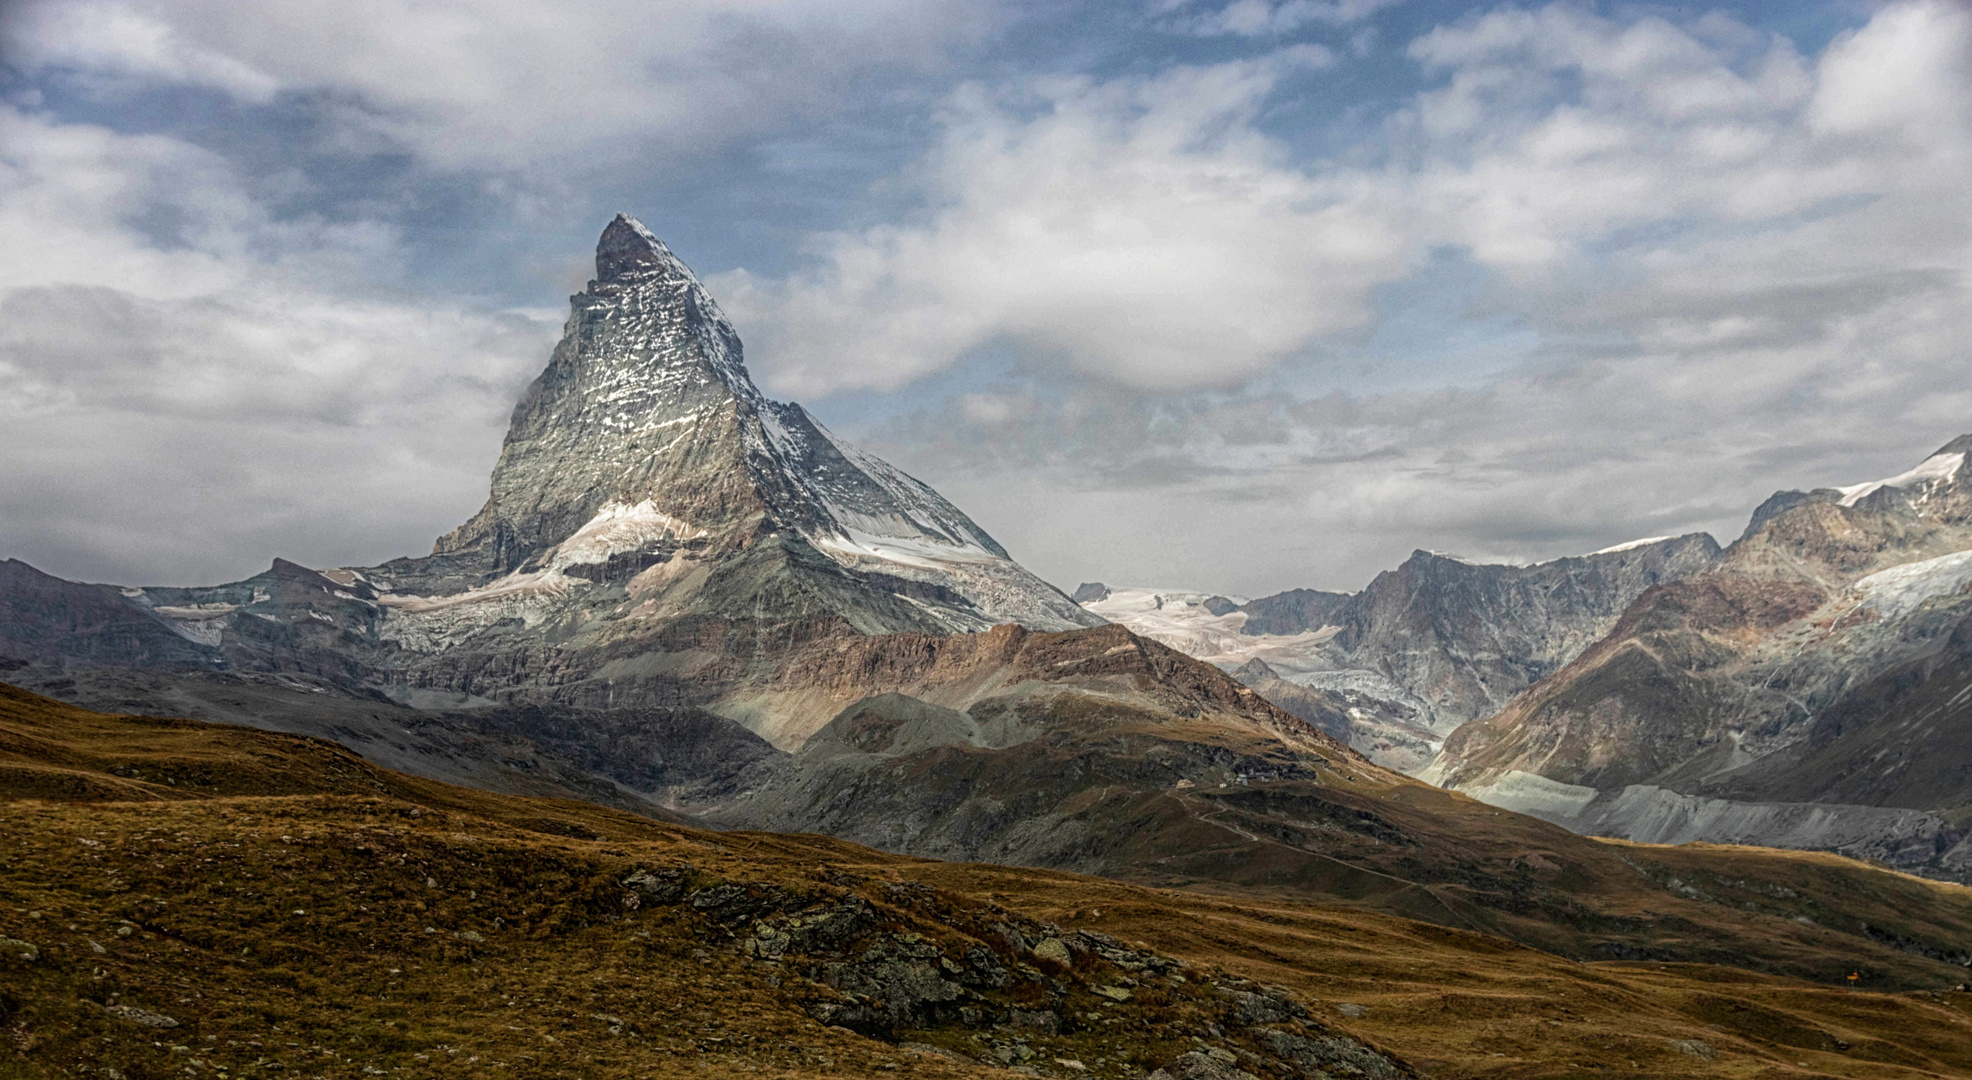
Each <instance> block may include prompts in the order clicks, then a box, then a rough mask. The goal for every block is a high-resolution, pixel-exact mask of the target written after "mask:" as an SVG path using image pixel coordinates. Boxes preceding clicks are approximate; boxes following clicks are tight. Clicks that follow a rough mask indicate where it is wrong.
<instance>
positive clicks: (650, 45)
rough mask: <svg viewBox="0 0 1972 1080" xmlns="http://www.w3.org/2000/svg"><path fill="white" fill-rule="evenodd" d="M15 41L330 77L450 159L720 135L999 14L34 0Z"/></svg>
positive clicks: (313, 90) (831, 98)
mask: <svg viewBox="0 0 1972 1080" xmlns="http://www.w3.org/2000/svg"><path fill="white" fill-rule="evenodd" d="M17 7H18V10H17V11H15V12H14V13H13V14H12V16H11V17H10V18H9V19H8V20H7V21H6V23H5V29H6V32H7V34H6V41H5V42H4V44H5V46H6V47H7V48H8V49H9V51H10V52H11V53H12V54H13V55H14V56H15V57H17V60H16V62H17V63H25V64H26V65H27V66H29V67H31V68H33V69H36V70H65V71H70V72H73V73H75V74H76V75H78V76H80V77H81V78H83V79H84V80H102V79H105V78H109V79H115V80H120V81H121V82H122V83H130V82H133V81H137V82H141V81H144V80H151V81H162V82H178V83H186V84H194V85H203V86H211V87H216V88H219V89H222V90H226V91H228V92H231V93H233V94H235V95H237V96H239V97H241V98H243V99H246V100H249V101H254V102H264V101H266V100H268V99H269V98H271V97H272V96H273V95H274V94H276V93H277V92H280V91H288V92H292V93H295V94H302V95H306V94H322V95H327V97H328V102H327V104H326V105H325V106H324V115H325V116H327V117H329V118H330V119H332V120H333V121H334V122H335V124H336V126H337V128H338V129H339V130H340V131H341V132H342V135H343V137H345V138H348V139H354V140H358V141H360V140H361V139H362V138H364V137H370V138H376V137H381V138H384V139H387V140H389V141H390V142H391V143H393V144H395V145H399V146H403V147H406V148H408V149H410V150H411V151H412V152H414V153H416V154H418V155H419V156H420V157H421V158H422V159H423V160H425V161H426V162H428V163H431V164H436V165H438V166H440V167H447V168H450V167H470V168H495V169H515V168H527V167H531V166H542V165H546V164H549V163H548V162H543V161H542V159H543V158H549V159H556V160H555V161H554V162H553V163H552V164H555V165H558V166H560V167H563V168H566V167H567V166H568V165H569V164H571V163H570V162H569V161H568V160H567V159H568V157H569V156H570V155H572V154H575V153H577V152H586V153H587V154H589V155H594V156H599V157H600V158H602V159H607V160H614V159H617V158H620V157H623V156H626V155H625V153H624V148H620V147H611V146H609V145H607V144H608V143H609V142H610V141H611V140H631V141H633V142H648V141H653V140H654V141H656V142H658V143H659V144H660V145H666V146H674V147H675V146H681V145H683V146H700V145H706V144H719V143H722V142H725V141H727V140H729V139H730V138H731V137H733V136H734V135H738V134H745V133H751V132H759V131H765V130H774V129H776V128H778V127H779V126H781V125H783V124H785V123H786V122H787V121H788V120H789V119H790V118H793V117H799V116H814V115H820V114H822V113H824V112H826V111H828V110H829V109H832V108H833V107H834V105H835V103H837V102H838V101H839V100H840V99H841V98H842V96H843V95H844V94H846V93H848V92H849V91H850V90H851V89H852V88H853V84H854V83H855V81H856V80H857V79H858V78H860V77H863V76H866V75H869V74H871V73H874V72H879V71H883V70H886V69H914V70H923V69H929V68H934V67H937V66H938V65H940V64H942V63H943V60H944V56H945V54H946V52H947V50H949V49H950V48H951V47H952V46H954V45H956V44H959V43H962V42H965V41H970V40H975V39H977V38H978V37H979V36H981V35H982V34H984V33H986V32H988V31H989V30H990V29H991V28H993V27H994V26H996V25H997V24H998V22H999V21H1000V16H999V13H998V11H997V9H996V6H995V5H993V4H980V3H970V2H960V0H940V2H934V3H928V4H927V3H918V2H915V0H832V2H822V3H816V2H811V0H589V2H583V3H561V4H543V3H538V2H534V0H351V2H344V3H320V2H318V0H258V2H256V3H251V4H241V3H237V2H235V0H171V2H169V3H163V2H157V0H150V2H147V0H23V3H21V4H19V5H17Z"/></svg>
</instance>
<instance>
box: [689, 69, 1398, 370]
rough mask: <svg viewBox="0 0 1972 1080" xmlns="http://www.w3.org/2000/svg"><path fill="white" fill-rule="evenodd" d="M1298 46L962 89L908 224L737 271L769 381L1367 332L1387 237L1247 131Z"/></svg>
mask: <svg viewBox="0 0 1972 1080" xmlns="http://www.w3.org/2000/svg"><path fill="white" fill-rule="evenodd" d="M1327 60H1328V57H1327V54H1326V53H1322V52H1316V51H1311V50H1307V49H1299V50H1293V51H1289V52H1285V53H1280V54H1276V55H1275V56H1273V57H1271V58H1269V59H1267V60H1264V61H1257V62H1241V63H1229V64H1222V65H1217V66H1213V67H1206V68H1178V69H1174V70H1172V71H1168V72H1166V73H1164V74H1162V75H1159V76H1157V77H1155V78H1146V79H1124V80H1118V81H1115V82H1110V83H1101V84H1098V83H1094V82H1091V81H1089V80H1086V79H1050V80H1042V81H1039V82H1038V83H1036V84H1032V85H1030V86H1027V87H1025V88H1024V90H1025V91H1026V92H1025V93H1015V92H1008V93H997V94H996V93H993V92H990V91H988V90H986V89H984V88H981V87H977V86H973V87H969V88H967V89H965V90H964V91H962V92H961V93H960V94H958V95H957V96H956V97H955V98H954V99H953V100H952V101H951V102H950V103H949V105H948V108H947V110H946V113H945V116H944V124H945V134H944V138H943V140H942V141H941V142H940V144H939V146H938V148H937V149H936V150H935V151H934V152H933V153H932V155H931V158H930V159H929V160H928V161H927V162H925V163H924V165H923V166H922V172H921V176H922V180H923V183H924V185H925V188H926V193H927V201H928V202H929V203H930V204H931V205H932V206H933V207H935V208H936V210H935V212H934V213H933V215H932V217H931V219H930V220H929V221H928V222H927V223H926V224H923V225H918V226H885V227H882V228H877V229H872V230H869V231H867V232H863V233H857V234H845V235H836V236H831V237H828V238H826V239H824V240H823V241H821V251H820V253H821V257H822V258H821V266H820V268H819V269H817V270H816V271H814V272H813V273H812V274H808V275H804V276H800V277H797V278H795V279H794V280H792V281H788V282H785V283H772V284H763V283H760V282H757V281H751V280H747V279H731V280H728V281H725V282H722V284H725V285H727V286H729V287H730V288H729V289H728V292H729V293H732V294H733V298H732V304H731V305H730V306H731V307H732V308H733V309H734V311H735V313H736V314H737V316H738V317H740V318H741V319H742V320H744V322H745V323H746V324H747V326H748V328H750V329H752V330H753V332H754V335H755V337H756V339H757V340H756V341H755V345H756V348H755V349H754V353H753V355H755V356H756V357H759V358H761V366H762V367H763V369H764V370H765V372H766V374H767V376H768V378H769V379H770V381H771V382H772V383H773V385H774V386H776V387H777V388H780V389H782V390H786V391H788V392H792V393H797V394H818V393H828V392H831V391H835V390H840V389H845V388H865V387H868V388H877V389H889V388H894V387H896V386H899V385H901V384H903V383H905V382H907V381H909V380H911V379H913V378H915V377H918V376H920V375H923V374H926V373H928V372H930V371H933V370H936V369H938V368H940V367H943V366H945V365H946V364H949V363H951V362H952V361H953V360H954V359H955V358H957V357H958V356H960V355H962V354H964V353H965V352H967V351H968V350H971V349H973V348H976V347H978V346H980V345H983V344H987V343H989V342H993V341H996V340H1009V341H1013V342H1017V343H1018V344H1019V345H1021V346H1023V347H1025V348H1026V349H1029V350H1031V351H1032V352H1034V353H1036V354H1039V355H1042V356H1048V357H1059V358H1060V360H1061V362H1063V363H1065V364H1067V365H1069V366H1070V367H1072V368H1073V369H1075V370H1077V371H1079V372H1081V373H1083V374H1085V375H1087V376H1090V377H1093V378H1097V379H1102V380H1106V381H1111V382H1115V383H1119V384H1122V385H1125V386H1131V387H1137V388H1143V389H1151V390H1174V389H1184V388H1188V387H1192V386H1197V385H1219V386H1232V385H1237V384H1238V383H1240V382H1241V381H1243V380H1245V379H1246V378H1248V377H1250V376H1252V375H1254V374H1256V373H1258V372H1261V371H1264V370H1266V369H1267V368H1269V367H1271V366H1273V365H1274V364H1275V363H1277V362H1278V361H1280V360H1281V359H1282V358H1283V357H1285V356H1286V355H1288V354H1289V353H1290V352H1291V351H1293V350H1294V349H1296V348H1298V347H1299V346H1301V345H1302V344H1303V343H1305V342H1306V341H1307V340H1309V339H1310V338H1311V337H1314V336H1317V335H1321V334H1328V333H1334V332H1337V331H1341V330H1345V329H1348V328H1351V327H1355V326H1359V325H1361V324H1362V323H1363V322H1364V321H1365V320H1366V319H1367V318H1368V298H1369V291H1370V289H1372V288H1373V287H1374V286H1375V285H1376V284H1377V283H1379V282H1382V281H1387V280H1390V279H1392V278H1394V277H1396V276H1397V275H1399V274H1400V273H1401V272H1402V271H1403V270H1404V268H1405V265H1406V260H1407V258H1408V253H1407V252H1406V251H1405V245H1404V243H1403V237H1402V236H1401V234H1400V233H1399V232H1398V231H1397V230H1395V229H1393V228H1392V227H1391V225H1390V223H1389V222H1388V221H1386V220H1384V219H1383V218H1382V217H1380V216H1378V215H1376V214H1373V213H1365V212H1363V211H1361V210H1360V209H1359V208H1358V207H1356V206H1355V205H1354V203H1353V199H1354V195H1353V194H1352V193H1351V192H1348V191H1336V190H1332V189H1330V188H1328V187H1326V186H1324V185H1321V184H1318V183H1316V182H1315V181H1313V180H1312V179H1311V178H1309V177H1308V176H1306V175H1305V174H1303V173H1302V172H1301V171H1300V170H1298V169H1297V168H1295V167H1294V166H1293V165H1292V164H1291V163H1289V162H1288V161H1286V159H1285V154H1284V152H1283V150H1282V148H1281V147H1280V146H1278V145H1277V144H1276V143H1275V142H1273V141H1272V140H1270V139H1268V138H1266V137H1264V136H1262V135H1261V134H1259V133H1258V132H1257V131H1255V130H1254V128H1253V126H1252V122H1253V117H1254V113H1255V112H1256V110H1258V109H1259V108H1260V106H1261V104H1262V102H1263V100H1264V99H1265V97H1266V95H1267V94H1268V92H1269V91H1270V90H1271V89H1272V87H1273V86H1274V85H1275V82H1276V80H1278V79H1279V78H1280V77H1281V75H1282V74H1283V73H1284V72H1287V71H1290V70H1293V69H1295V68H1299V67H1305V66H1306V65H1309V64H1319V63H1326V62H1327Z"/></svg>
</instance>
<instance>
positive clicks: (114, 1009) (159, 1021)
mask: <svg viewBox="0 0 1972 1080" xmlns="http://www.w3.org/2000/svg"><path fill="white" fill-rule="evenodd" d="M103 1011H104V1012H106V1013H109V1014H110V1015H111V1016H114V1017H116V1018H117V1019H118V1020H122V1021H124V1022H126V1023H131V1024H136V1025H137V1026H138V1027H150V1028H175V1027H177V1026H178V1021H177V1020H174V1019H172V1018H171V1017H169V1016H166V1015H164V1014H163V1013H155V1012H151V1011H150V1010H149V1009H140V1008H138V1007H136V1006H135V1005H111V1006H110V1007H108V1008H106V1009H104V1010H103Z"/></svg>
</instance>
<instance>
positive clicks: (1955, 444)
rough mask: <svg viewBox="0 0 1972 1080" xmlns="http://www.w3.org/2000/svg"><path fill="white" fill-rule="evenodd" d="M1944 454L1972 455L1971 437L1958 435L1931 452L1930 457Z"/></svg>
mask: <svg viewBox="0 0 1972 1080" xmlns="http://www.w3.org/2000/svg"><path fill="white" fill-rule="evenodd" d="M1944 454H1972V435H1960V436H1959V437H1958V438H1956V439H1953V440H1952V441H1950V442H1948V443H1946V444H1944V445H1943V446H1940V447H1938V448H1937V449H1936V450H1934V451H1932V452H1931V456H1932V457H1939V456H1941V455H1944Z"/></svg>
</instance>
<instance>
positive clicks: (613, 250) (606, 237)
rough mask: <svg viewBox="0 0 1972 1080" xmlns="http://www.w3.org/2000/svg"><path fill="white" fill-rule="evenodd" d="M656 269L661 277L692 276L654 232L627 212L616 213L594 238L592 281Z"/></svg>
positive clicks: (606, 279) (630, 275)
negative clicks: (594, 274)
mask: <svg viewBox="0 0 1972 1080" xmlns="http://www.w3.org/2000/svg"><path fill="white" fill-rule="evenodd" d="M651 271H656V272H657V273H659V274H661V275H664V276H682V277H686V278H690V277H692V272H691V270H690V269H688V268H687V267H686V266H685V264H684V263H682V262H679V261H678V257H677V256H676V255H673V254H671V249H670V248H668V247H665V246H664V241H662V240H659V239H658V238H657V234H655V233H653V232H651V231H650V230H649V229H646V228H644V223H643V222H641V221H638V220H637V219H636V218H633V217H631V216H630V215H628V214H618V215H616V218H615V219H614V220H612V221H611V222H610V223H609V225H608V226H607V227H606V228H604V229H603V235H602V237H601V238H600V239H598V240H597V241H596V280H598V281H618V280H621V279H623V278H626V277H633V276H641V275H642V274H645V273H649V272H651Z"/></svg>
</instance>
